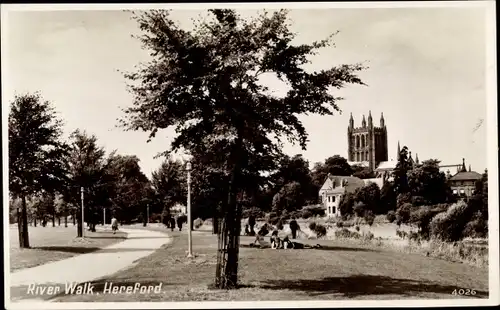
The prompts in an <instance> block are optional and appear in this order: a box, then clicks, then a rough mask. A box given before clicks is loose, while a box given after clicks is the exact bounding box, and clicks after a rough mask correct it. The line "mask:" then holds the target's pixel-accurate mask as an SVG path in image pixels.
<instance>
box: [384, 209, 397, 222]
mask: <svg viewBox="0 0 500 310" xmlns="http://www.w3.org/2000/svg"><path fill="white" fill-rule="evenodd" d="M385 218H386V219H387V220H388V221H389V223H394V221H395V220H396V212H394V211H392V210H391V211H389V212H387V215H386V216H385Z"/></svg>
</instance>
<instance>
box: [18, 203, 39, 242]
mask: <svg viewBox="0 0 500 310" xmlns="http://www.w3.org/2000/svg"><path fill="white" fill-rule="evenodd" d="M21 199H22V208H21V218H20V221H18V224H17V225H18V226H17V227H18V229H19V247H20V248H24V249H27V248H29V247H30V240H29V235H28V212H27V210H26V196H25V195H24V194H23V196H22V197H21ZM35 226H36V225H35Z"/></svg>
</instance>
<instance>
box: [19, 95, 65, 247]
mask: <svg viewBox="0 0 500 310" xmlns="http://www.w3.org/2000/svg"><path fill="white" fill-rule="evenodd" d="M61 137H62V121H61V120H60V119H58V117H57V115H56V111H55V110H54V108H53V107H52V105H51V103H50V102H48V101H46V100H44V99H43V98H42V97H41V96H40V94H38V93H36V94H25V95H20V96H16V97H15V99H14V101H13V103H12V104H11V110H10V113H9V192H10V194H11V196H12V197H13V198H20V199H21V202H22V207H21V212H20V213H21V214H20V219H18V229H19V245H20V247H21V248H29V247H30V243H29V237H28V216H27V207H26V199H27V197H29V196H30V195H34V194H37V193H40V192H54V191H55V189H57V188H59V187H60V186H61V184H62V182H64V176H65V164H64V158H65V153H66V151H67V146H66V144H65V143H64V142H63V141H62V139H61Z"/></svg>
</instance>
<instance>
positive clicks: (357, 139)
mask: <svg viewBox="0 0 500 310" xmlns="http://www.w3.org/2000/svg"><path fill="white" fill-rule="evenodd" d="M356 148H359V136H358V135H356Z"/></svg>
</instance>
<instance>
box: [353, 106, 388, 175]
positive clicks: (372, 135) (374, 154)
mask: <svg viewBox="0 0 500 310" xmlns="http://www.w3.org/2000/svg"><path fill="white" fill-rule="evenodd" d="M347 145H348V161H357V162H360V161H366V162H368V164H369V167H370V170H374V169H375V168H377V166H378V164H379V163H380V162H381V161H387V158H388V153H387V128H386V126H385V120H384V115H383V114H382V115H381V117H380V127H376V126H374V125H373V120H372V113H371V111H369V112H368V124H367V123H366V120H365V116H364V115H363V120H362V122H361V127H354V119H353V117H352V114H351V117H350V119H349V126H348V128H347Z"/></svg>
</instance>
